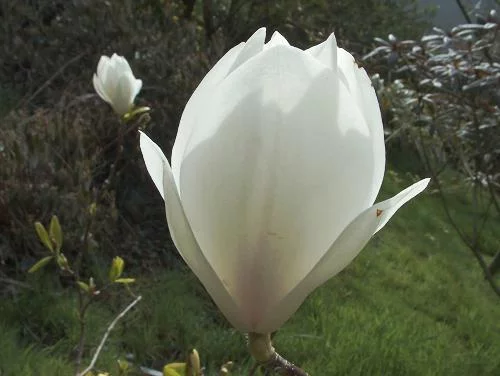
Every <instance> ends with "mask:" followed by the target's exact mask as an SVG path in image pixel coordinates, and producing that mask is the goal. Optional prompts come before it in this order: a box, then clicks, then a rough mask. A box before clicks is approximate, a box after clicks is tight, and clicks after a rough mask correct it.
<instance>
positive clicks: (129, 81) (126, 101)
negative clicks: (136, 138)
mask: <svg viewBox="0 0 500 376" xmlns="http://www.w3.org/2000/svg"><path fill="white" fill-rule="evenodd" d="M134 86H135V78H134V75H133V74H132V72H126V73H124V74H123V75H122V76H121V77H120V78H119V79H118V83H117V85H116V90H115V93H114V97H112V103H111V105H112V106H113V109H114V110H115V112H116V113H117V114H118V115H123V114H125V113H126V112H128V110H129V109H130V107H131V106H132V103H133V94H134V91H135V87H134Z"/></svg>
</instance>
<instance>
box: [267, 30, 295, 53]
mask: <svg viewBox="0 0 500 376" xmlns="http://www.w3.org/2000/svg"><path fill="white" fill-rule="evenodd" d="M279 45H282V46H289V45H290V44H289V43H288V41H287V40H286V38H285V37H284V36H283V35H281V34H280V33H279V32H278V31H275V32H274V33H273V36H272V37H271V40H270V41H269V42H267V43H266V45H265V46H264V48H266V49H267V48H271V47H274V46H279Z"/></svg>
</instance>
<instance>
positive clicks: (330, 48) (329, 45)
mask: <svg viewBox="0 0 500 376" xmlns="http://www.w3.org/2000/svg"><path fill="white" fill-rule="evenodd" d="M306 52H307V53H309V54H310V55H311V56H313V57H315V58H316V59H318V60H319V61H321V62H322V63H323V64H325V65H326V66H327V67H329V68H331V69H333V71H335V72H337V40H336V39H335V34H333V33H332V34H330V36H329V37H328V39H327V40H325V41H324V42H322V43H320V44H317V45H316V46H313V47H311V48H308V49H307V50H306Z"/></svg>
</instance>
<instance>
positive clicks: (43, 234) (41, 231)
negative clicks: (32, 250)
mask: <svg viewBox="0 0 500 376" xmlns="http://www.w3.org/2000/svg"><path fill="white" fill-rule="evenodd" d="M35 230H36V233H37V234H38V239H40V241H41V242H42V244H43V245H45V247H47V248H48V250H49V251H50V252H54V248H53V247H52V242H51V241H50V238H49V234H48V233H47V230H45V227H43V225H42V224H41V223H40V222H38V221H37V222H35Z"/></svg>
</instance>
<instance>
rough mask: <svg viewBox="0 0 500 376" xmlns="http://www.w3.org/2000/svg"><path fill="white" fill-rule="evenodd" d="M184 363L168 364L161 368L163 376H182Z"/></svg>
mask: <svg viewBox="0 0 500 376" xmlns="http://www.w3.org/2000/svg"><path fill="white" fill-rule="evenodd" d="M185 372H186V363H170V364H167V365H166V366H165V367H163V376H184V374H185Z"/></svg>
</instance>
